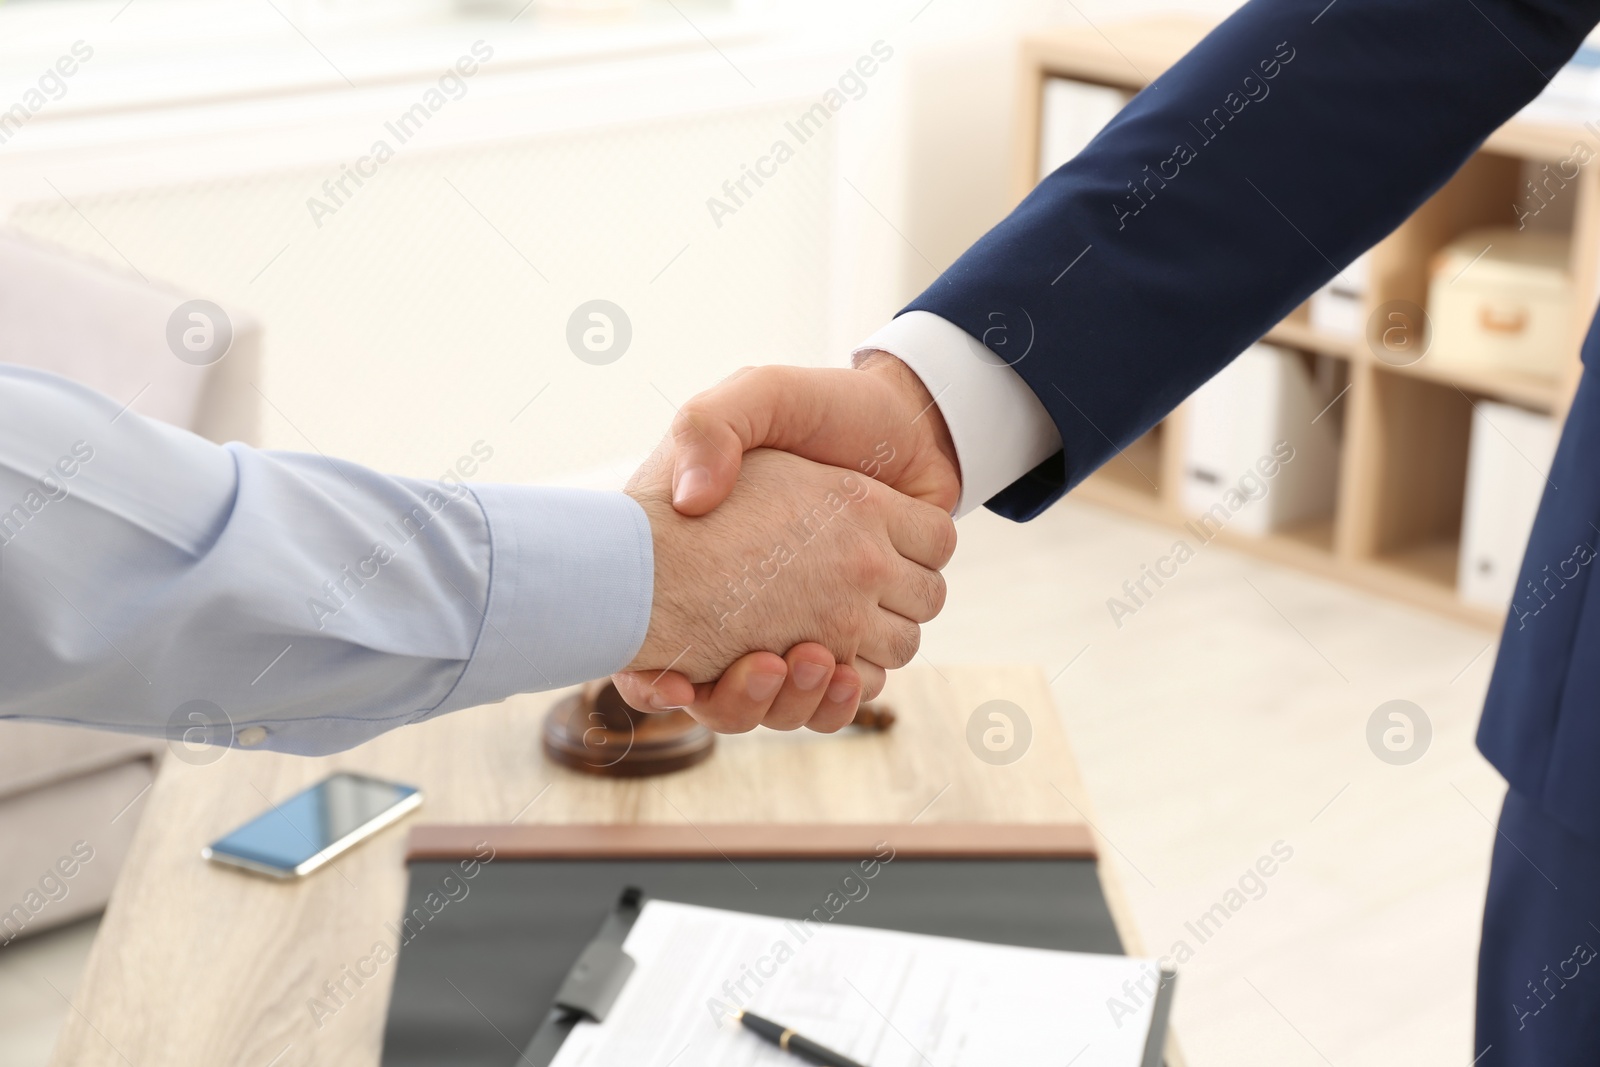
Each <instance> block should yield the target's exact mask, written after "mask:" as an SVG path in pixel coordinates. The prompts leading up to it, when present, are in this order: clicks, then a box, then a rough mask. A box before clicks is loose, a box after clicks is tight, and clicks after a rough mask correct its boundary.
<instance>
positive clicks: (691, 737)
mask: <svg viewBox="0 0 1600 1067" xmlns="http://www.w3.org/2000/svg"><path fill="white" fill-rule="evenodd" d="M894 720H895V714H894V711H893V710H892V709H890V708H889V707H887V706H886V705H883V704H877V703H867V704H862V705H861V706H860V707H859V708H857V709H856V717H855V718H854V719H853V720H851V723H850V725H851V726H852V727H856V728H859V729H863V730H873V731H883V730H887V729H889V728H890V727H891V726H893V725H894ZM716 744H717V736H716V734H714V733H712V732H711V731H710V730H708V729H707V728H706V727H704V726H702V725H701V724H700V723H698V722H696V721H695V720H694V718H693V717H692V716H690V714H689V713H688V712H687V711H684V710H682V709H681V708H680V709H678V710H676V711H665V712H642V711H634V710H633V709H632V708H630V707H629V706H628V705H627V704H626V703H624V702H623V700H622V694H620V693H618V692H617V687H616V686H614V685H612V684H611V681H610V680H609V679H604V680H600V681H594V682H588V683H586V684H585V685H584V686H583V688H582V689H580V690H579V691H578V692H576V693H574V694H573V695H572V696H569V697H567V698H566V699H565V700H563V701H561V702H560V703H558V704H557V705H556V706H555V707H553V708H551V709H550V711H549V712H548V713H547V714H546V715H545V717H544V752H545V755H546V756H549V757H550V759H552V760H554V761H555V762H556V763H559V764H561V765H562V766H564V767H571V768H572V769H573V770H576V771H583V772H585V773H587V774H598V775H604V776H607V777H611V778H643V777H647V776H649V775H656V774H670V773H671V772H673V771H681V770H683V769H685V768H686V767H693V766H694V765H695V764H697V763H700V762H701V761H703V760H705V759H707V758H708V757H709V756H710V755H711V753H712V751H713V750H714V749H715V748H716Z"/></svg>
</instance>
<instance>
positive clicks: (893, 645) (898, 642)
mask: <svg viewBox="0 0 1600 1067" xmlns="http://www.w3.org/2000/svg"><path fill="white" fill-rule="evenodd" d="M921 647H922V627H920V626H918V625H917V624H916V623H914V622H906V623H905V624H903V625H897V626H896V627H895V630H894V633H893V634H892V635H891V636H890V638H889V658H890V660H891V662H890V663H888V664H885V666H892V667H895V668H900V667H904V666H905V665H906V664H908V663H910V662H911V661H912V660H913V659H915V658H916V655H917V649H919V648H921Z"/></svg>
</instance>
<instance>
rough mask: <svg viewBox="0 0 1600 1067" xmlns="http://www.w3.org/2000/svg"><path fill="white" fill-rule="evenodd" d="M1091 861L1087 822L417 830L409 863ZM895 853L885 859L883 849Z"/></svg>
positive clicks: (409, 850)
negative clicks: (731, 859) (721, 859)
mask: <svg viewBox="0 0 1600 1067" xmlns="http://www.w3.org/2000/svg"><path fill="white" fill-rule="evenodd" d="M485 846H487V847H488V848H489V849H492V850H493V851H492V852H491V853H490V854H491V855H493V856H494V857H495V858H496V859H531V858H539V859H571V860H583V859H615V858H620V857H627V858H629V859H691V858H713V859H714V858H717V857H730V856H732V857H738V858H740V859H859V858H866V857H871V856H878V857H879V858H882V857H883V856H884V855H885V854H887V855H889V856H893V857H895V858H897V859H980V858H981V859H991V860H997V859H1019V860H1029V859H1088V860H1093V859H1096V858H1097V855H1098V854H1097V852H1096V848H1095V840H1094V834H1093V832H1092V831H1091V830H1090V829H1089V827H1088V826H1086V825H1084V824H1082V823H1010V824H998V825H997V824H994V823H929V824H927V825H924V826H915V825H909V824H905V823H884V824H878V823H813V824H785V825H774V824H768V823H725V824H713V825H706V824H701V825H699V826H680V825H649V824H643V825H641V824H632V825H629V824H593V825H580V824H530V825H520V826H519V825H508V824H498V825H494V824H481V825H479V824H456V825H437V824H436V825H420V826H414V827H412V828H411V833H410V836H409V837H408V838H407V841H406V861H407V862H408V863H409V862H415V861H426V860H457V859H472V858H476V859H483V858H484V857H483V855H482V850H483V849H484V848H485ZM885 850H889V851H887V853H886V852H885Z"/></svg>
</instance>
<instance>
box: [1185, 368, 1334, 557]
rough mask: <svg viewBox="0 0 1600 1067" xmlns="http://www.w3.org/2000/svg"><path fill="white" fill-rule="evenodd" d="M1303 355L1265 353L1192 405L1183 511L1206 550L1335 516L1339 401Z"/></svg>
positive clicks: (1222, 375)
mask: <svg viewBox="0 0 1600 1067" xmlns="http://www.w3.org/2000/svg"><path fill="white" fill-rule="evenodd" d="M1333 384H1334V383H1333V381H1332V379H1331V378H1330V379H1328V380H1319V378H1318V377H1317V376H1314V375H1313V374H1312V373H1311V371H1310V369H1308V368H1307V366H1306V363H1305V360H1304V359H1303V358H1302V357H1301V356H1300V355H1299V354H1298V353H1295V352H1292V351H1290V350H1288V349H1284V348H1279V347H1278V346H1276V345H1268V344H1256V345H1251V346H1250V347H1249V348H1247V349H1245V351H1244V352H1243V353H1241V354H1240V356H1239V357H1238V358H1237V359H1235V360H1234V361H1233V362H1232V363H1230V364H1229V365H1228V366H1226V367H1224V368H1223V369H1222V370H1221V371H1219V372H1218V373H1217V375H1216V377H1214V378H1212V379H1211V380H1210V381H1209V382H1207V383H1206V384H1205V385H1202V386H1201V387H1200V388H1199V389H1198V390H1196V391H1195V394H1194V395H1193V396H1192V397H1190V398H1189V406H1188V415H1187V419H1186V424H1187V430H1186V434H1185V442H1184V445H1185V448H1184V460H1183V485H1182V487H1181V489H1182V491H1181V494H1180V497H1181V500H1182V504H1183V509H1184V510H1185V511H1186V512H1188V513H1189V514H1190V515H1191V516H1193V517H1194V519H1195V522H1193V523H1191V524H1190V528H1191V529H1198V532H1199V533H1201V535H1202V536H1204V537H1205V538H1206V539H1207V540H1209V539H1210V538H1211V537H1212V536H1214V535H1215V534H1216V532H1217V531H1218V530H1220V529H1221V528H1222V527H1224V526H1226V527H1228V528H1229V529H1232V530H1235V531H1236V532H1240V533H1246V534H1252V535H1255V536H1262V535H1264V534H1268V533H1271V532H1273V531H1274V530H1281V529H1284V528H1285V527H1289V526H1294V525H1297V524H1300V523H1305V522H1310V521H1313V520H1316V519H1320V518H1325V517H1327V516H1330V515H1332V514H1333V507H1334V498H1335V495H1336V493H1337V490H1338V466H1339V431H1338V426H1339V420H1338V412H1337V411H1329V410H1327V409H1328V407H1329V405H1330V404H1331V403H1332V402H1333V401H1334V399H1335V398H1336V396H1337V395H1338V394H1337V392H1336V391H1335V390H1334V388H1333Z"/></svg>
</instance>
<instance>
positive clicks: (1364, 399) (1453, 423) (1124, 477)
mask: <svg viewBox="0 0 1600 1067" xmlns="http://www.w3.org/2000/svg"><path fill="white" fill-rule="evenodd" d="M1210 25H1211V23H1210V22H1207V21H1197V20H1195V19H1193V18H1163V19H1145V20H1139V21H1131V22H1126V23H1108V24H1107V25H1106V26H1105V27H1103V28H1084V27H1073V28H1062V29H1055V30H1050V31H1047V32H1045V33H1041V34H1038V35H1035V36H1033V37H1030V39H1029V41H1028V44H1027V45H1026V47H1025V48H1024V50H1023V59H1022V68H1023V71H1022V75H1023V76H1022V80H1021V84H1020V90H1021V91H1020V95H1019V106H1020V111H1019V114H1020V116H1021V120H1022V121H1021V122H1020V126H1019V129H1020V130H1021V131H1022V136H1021V137H1019V138H1018V141H1017V144H1016V146H1015V148H1016V151H1015V153H1014V175H1013V184H1014V186H1015V191H1016V193H1017V196H1018V199H1021V198H1022V197H1023V196H1025V195H1026V194H1027V193H1028V192H1029V191H1030V190H1032V189H1033V187H1034V186H1035V184H1036V183H1037V179H1038V132H1039V130H1040V128H1041V127H1040V122H1041V114H1040V108H1041V106H1042V104H1043V102H1044V100H1045V94H1044V91H1043V90H1044V81H1045V78H1046V77H1052V76H1060V77H1069V78H1077V79H1079V80H1083V81H1087V82H1091V83H1098V84H1101V85H1118V86H1125V87H1128V88H1138V87H1139V86H1140V85H1141V84H1142V83H1143V82H1144V80H1145V79H1146V78H1147V77H1153V76H1155V75H1157V74H1159V73H1160V72H1161V71H1162V70H1164V69H1166V67H1167V66H1168V65H1170V64H1171V63H1172V62H1174V61H1176V60H1177V59H1178V58H1179V57H1180V56H1182V55H1183V53H1184V52H1185V51H1186V50H1187V49H1188V48H1189V47H1190V46H1191V45H1192V44H1193V43H1194V42H1195V41H1196V40H1198V39H1199V37H1200V36H1201V35H1202V34H1203V33H1204V32H1205V30H1206V29H1207V28H1208V27H1209V26H1210ZM1590 129H1594V127H1593V126H1592V125H1591V127H1590ZM1596 132H1597V133H1600V130H1597V131H1596ZM1577 138H1582V139H1584V141H1585V142H1586V143H1587V142H1589V141H1592V139H1593V138H1592V137H1590V136H1589V134H1588V133H1587V132H1586V130H1585V129H1584V128H1583V127H1580V126H1578V125H1575V124H1574V125H1558V124H1542V123H1532V122H1524V121H1513V122H1511V123H1508V124H1506V125H1505V126H1502V127H1501V128H1500V129H1499V130H1497V131H1495V132H1494V134H1493V135H1491V136H1490V137H1489V138H1488V140H1487V141H1486V142H1485V144H1484V145H1483V147H1482V149H1481V150H1480V151H1478V152H1477V153H1475V154H1474V155H1473V156H1472V157H1470V158H1469V159H1468V160H1467V161H1466V162H1465V163H1464V164H1463V165H1462V167H1461V168H1460V170H1458V171H1457V173H1456V174H1455V175H1453V176H1452V177H1451V178H1450V179H1449V180H1448V181H1447V182H1445V183H1444V185H1443V186H1441V187H1440V188H1439V189H1437V190H1435V191H1434V193H1433V195H1431V196H1430V197H1429V198H1428V199H1427V200H1426V201H1425V202H1424V203H1423V204H1421V205H1420V206H1419V207H1418V209H1417V210H1416V211H1415V212H1414V213H1413V214H1412V215H1410V216H1409V217H1408V218H1407V219H1405V220H1404V221H1403V222H1401V223H1400V224H1399V225H1398V226H1397V227H1396V228H1395V229H1394V230H1393V232H1391V233H1390V234H1389V235H1388V236H1386V237H1385V238H1384V239H1383V240H1382V241H1380V242H1379V243H1378V244H1377V245H1376V246H1375V247H1374V248H1373V249H1372V254H1371V259H1370V260H1369V270H1368V272H1367V273H1368V276H1369V280H1368V295H1367V297H1366V300H1365V302H1364V309H1363V314H1364V315H1371V314H1372V313H1373V311H1374V309H1375V308H1380V307H1383V306H1384V305H1386V304H1388V303H1390V302H1392V301H1406V302H1409V303H1411V304H1416V305H1420V304H1425V303H1426V302H1427V300H1428V293H1429V289H1430V280H1431V279H1430V270H1431V266H1432V264H1433V263H1434V261H1435V258H1436V256H1437V255H1438V253H1439V251H1440V250H1441V249H1443V248H1445V247H1447V246H1448V245H1449V244H1450V243H1451V242H1452V241H1455V240H1456V239H1457V238H1459V237H1460V236H1461V235H1462V234H1464V233H1467V232H1470V231H1472V230H1475V229H1478V228H1481V227H1485V226H1505V225H1508V224H1509V225H1515V222H1514V220H1513V218H1512V211H1511V205H1512V204H1513V203H1515V202H1517V200H1518V198H1519V196H1520V195H1521V193H1520V190H1521V189H1522V188H1523V186H1524V183H1525V180H1526V178H1525V174H1524V171H1525V169H1526V168H1527V166H1528V164H1529V162H1530V161H1531V164H1532V167H1533V168H1534V169H1537V168H1538V166H1539V165H1540V164H1541V163H1554V162H1558V161H1561V160H1565V159H1567V158H1569V156H1570V155H1571V152H1572V145H1573V143H1574V140H1575V139H1577ZM1568 184H1569V185H1570V186H1571V188H1570V190H1569V193H1568V194H1567V195H1569V196H1570V197H1571V198H1572V203H1571V221H1570V223H1568V222H1567V221H1566V220H1565V218H1564V217H1563V218H1562V219H1560V220H1558V221H1560V223H1561V225H1562V226H1563V227H1565V228H1569V229H1570V230H1571V232H1572V249H1573V251H1572V256H1571V259H1570V262H1569V264H1568V266H1569V269H1570V271H1571V273H1572V280H1573V291H1574V292H1577V293H1582V294H1592V293H1595V292H1597V291H1600V257H1597V255H1596V250H1597V249H1600V172H1596V171H1594V170H1591V169H1588V168H1585V169H1584V170H1583V172H1582V174H1581V176H1580V177H1579V178H1578V179H1577V180H1576V181H1570V180H1569V182H1568ZM1542 221H1549V220H1548V219H1545V220H1542ZM1579 302H1580V303H1581V304H1583V306H1582V307H1574V309H1573V313H1572V316H1571V318H1572V320H1573V321H1572V324H1571V329H1572V333H1573V337H1574V338H1575V339H1576V338H1577V337H1581V336H1582V335H1583V331H1584V330H1585V329H1586V326H1587V314H1586V312H1587V311H1588V310H1589V309H1591V308H1592V307H1593V302H1592V299H1590V298H1589V297H1588V296H1587V295H1586V296H1585V297H1583V298H1581V299H1580V301H1579ZM1310 312H1311V308H1310V302H1309V301H1307V302H1304V303H1302V304H1300V305H1299V306H1298V307H1296V308H1294V310H1293V311H1291V312H1290V313H1289V314H1288V315H1287V316H1286V317H1285V319H1284V320H1283V321H1282V322H1280V323H1278V324H1277V325H1275V326H1273V327H1272V329H1270V330H1268V331H1267V332H1266V334H1265V336H1264V337H1263V338H1262V340H1263V341H1264V342H1268V343H1271V344H1276V345H1280V346H1282V347H1284V348H1287V349H1290V350H1292V351H1294V352H1296V353H1298V354H1299V355H1300V357H1301V360H1300V361H1301V362H1302V363H1303V364H1305V365H1306V367H1307V368H1308V370H1310V371H1312V372H1313V373H1314V374H1315V375H1316V376H1317V380H1318V382H1319V383H1321V384H1322V385H1324V386H1331V387H1332V390H1333V392H1334V393H1335V394H1336V405H1330V406H1329V408H1327V409H1324V411H1323V414H1327V415H1329V417H1330V418H1333V419H1337V420H1338V421H1337V426H1338V430H1339V438H1338V440H1339V448H1340V465H1339V474H1338V478H1339V486H1338V489H1339V492H1338V499H1337V503H1336V513H1335V514H1334V515H1333V516H1330V517H1327V518H1324V519H1321V520H1318V521H1316V522H1310V523H1304V524H1301V525H1299V526H1297V527H1294V528H1292V529H1286V530H1279V531H1275V532H1273V533H1270V534H1267V535H1264V536H1251V535H1247V534H1244V533H1241V532H1238V531H1236V530H1231V529H1228V528H1224V529H1223V530H1221V531H1220V532H1219V533H1218V534H1217V535H1216V537H1215V540H1217V541H1219V542H1221V543H1222V544H1224V545H1226V546H1228V547H1232V548H1235V549H1237V550H1240V551H1244V552H1249V553H1251V554H1253V555H1256V556H1260V557H1263V558H1266V559H1270V560H1273V561H1274V562H1277V563H1282V564H1286V565H1289V566H1294V567H1299V568H1302V569H1304V570H1306V571H1309V572H1312V573H1315V574H1318V575H1321V576H1323V577H1326V578H1328V579H1330V580H1333V581H1337V582H1343V583H1345V584H1347V585H1350V586H1353V587H1357V588H1360V589H1363V590H1366V591H1368V592H1370V593H1374V594H1377V595H1379V596H1383V597H1387V598H1390V599H1393V600H1397V601H1403V602H1406V603H1409V604H1412V605H1415V606H1417V607H1421V608H1424V609H1427V610H1432V611H1436V612H1438V613H1440V614H1443V615H1446V616H1448V617H1450V618H1453V619H1457V620H1460V621H1462V622H1465V623H1469V624H1472V625H1477V626H1482V627H1485V628H1492V629H1498V628H1499V627H1500V626H1501V625H1503V624H1504V620H1505V617H1506V613H1505V611H1504V610H1501V609H1488V608H1483V607H1479V606H1477V605H1472V604H1467V603H1465V602H1463V601H1462V600H1461V598H1460V597H1459V596H1458V595H1457V592H1456V577H1457V566H1458V563H1459V560H1460V552H1461V549H1460V544H1459V538H1460V531H1461V525H1462V513H1463V505H1464V499H1465V488H1466V480H1467V464H1468V458H1469V455H1470V445H1471V429H1472V420H1473V405H1474V404H1477V403H1478V402H1479V401H1480V400H1481V399H1483V398H1492V399H1494V400H1499V401H1504V402H1507V403H1511V404H1517V405H1520V406H1522V407H1525V408H1529V409H1531V410H1534V411H1538V412H1541V413H1548V414H1550V415H1553V416H1554V417H1555V418H1557V419H1558V420H1559V419H1560V418H1562V417H1563V416H1564V415H1565V412H1566V407H1567V405H1568V403H1569V402H1570V399H1571V394H1572V389H1573V386H1574V385H1575V384H1576V382H1577V378H1578V370H1579V363H1578V358H1577V357H1578V353H1577V344H1576V343H1573V344H1571V345H1570V351H1569V353H1568V356H1569V359H1570V362H1569V363H1568V364H1566V365H1565V366H1564V368H1563V370H1562V372H1561V374H1560V376H1559V378H1558V379H1556V380H1551V379H1548V378H1542V377H1539V376H1537V375H1532V374H1525V373H1518V372H1517V371H1515V370H1499V369H1491V368H1483V367H1474V366H1451V365H1450V364H1448V363H1447V362H1445V361H1443V360H1441V359H1440V358H1439V357H1440V354H1441V353H1440V351H1438V350H1436V351H1434V352H1433V353H1432V354H1431V355H1428V356H1425V357H1424V358H1423V359H1422V360H1421V361H1419V362H1418V363H1415V364H1412V365H1410V366H1394V365H1392V364H1389V363H1386V362H1384V361H1383V360H1381V359H1379V358H1378V355H1377V354H1375V353H1374V352H1373V350H1372V347H1371V345H1370V344H1369V342H1368V338H1367V336H1366V332H1365V327H1366V326H1367V323H1366V322H1365V321H1364V320H1363V321H1362V322H1361V323H1359V325H1361V326H1362V327H1363V330H1362V332H1360V333H1357V334H1356V335H1354V336H1349V335H1341V334H1336V333H1329V332H1327V331H1326V330H1318V329H1314V328H1313V327H1312V326H1311V314H1310ZM1226 313H1227V312H1226V309H1218V314H1221V315H1225V314H1226ZM1347 394H1348V395H1347ZM1317 417H1318V418H1321V415H1320V414H1319V415H1318V416H1317ZM1185 421H1186V413H1185V411H1184V409H1183V408H1182V407H1180V408H1179V409H1177V410H1176V411H1175V412H1173V413H1172V414H1171V415H1169V416H1168V419H1167V421H1166V422H1165V423H1163V425H1162V427H1158V429H1157V430H1156V431H1153V432H1152V433H1151V434H1148V435H1146V436H1145V437H1144V438H1141V439H1140V441H1138V442H1136V443H1135V444H1134V445H1133V446H1131V447H1130V448H1129V449H1128V452H1127V455H1126V457H1122V456H1117V457H1113V459H1112V461H1111V462H1110V463H1109V464H1107V465H1106V467H1105V468H1104V469H1103V470H1102V471H1100V472H1098V473H1096V474H1095V475H1093V476H1092V477H1090V478H1089V479H1088V480H1087V481H1085V482H1084V483H1083V485H1082V486H1081V487H1080V489H1079V493H1080V496H1079V499H1085V500H1089V501H1093V502H1097V503H1100V504H1103V505H1106V506H1109V507H1114V508H1117V509H1119V510H1121V511H1124V512H1127V513H1130V514H1133V515H1135V516H1138V517H1140V518H1143V519H1146V520H1151V521H1158V522H1162V523H1167V524H1170V525H1171V526H1173V527H1174V528H1177V529H1182V528H1183V524H1184V522H1185V520H1186V518H1187V516H1186V515H1185V514H1184V512H1183V508H1182V506H1181V503H1180V496H1181V494H1180V493H1179V485H1178V481H1179V479H1180V477H1181V473H1180V472H1181V471H1182V469H1183V468H1184V465H1185V460H1184V456H1183V452H1184V451H1185V446H1186V434H1185V432H1184V429H1183V427H1184V425H1185ZM1184 536H1192V535H1190V534H1185V535H1184Z"/></svg>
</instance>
